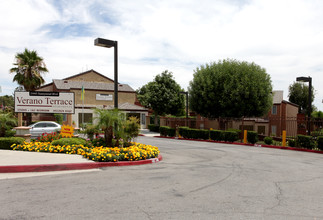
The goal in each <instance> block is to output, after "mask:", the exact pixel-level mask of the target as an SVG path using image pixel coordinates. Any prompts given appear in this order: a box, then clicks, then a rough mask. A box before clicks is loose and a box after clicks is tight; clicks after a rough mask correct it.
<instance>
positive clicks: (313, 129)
mask: <svg viewBox="0 0 323 220" xmlns="http://www.w3.org/2000/svg"><path fill="white" fill-rule="evenodd" d="M160 125H161V126H169V127H172V128H175V127H176V126H186V127H190V128H195V129H211V128H212V129H217V130H228V129H239V130H252V131H256V132H258V134H260V135H263V136H273V137H281V135H282V132H283V130H285V131H286V134H287V137H290V138H293V137H296V136H297V135H298V134H302V135H307V134H308V133H309V132H308V131H309V129H310V133H311V135H313V136H320V135H323V118H311V119H310V120H308V118H307V117H305V116H300V117H267V118H217V119H214V120H210V119H207V118H201V119H198V118H187V119H186V118H166V117H165V118H161V120H160Z"/></svg>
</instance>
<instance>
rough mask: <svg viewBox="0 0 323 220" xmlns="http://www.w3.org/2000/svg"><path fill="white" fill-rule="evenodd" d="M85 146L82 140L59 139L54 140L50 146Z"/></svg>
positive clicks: (84, 141)
mask: <svg viewBox="0 0 323 220" xmlns="http://www.w3.org/2000/svg"><path fill="white" fill-rule="evenodd" d="M80 144H82V145H86V144H87V142H86V140H84V139H83V138H61V139H58V140H54V141H53V142H52V143H51V145H55V146H56V145H60V146H64V145H65V146H67V145H70V146H71V145H80Z"/></svg>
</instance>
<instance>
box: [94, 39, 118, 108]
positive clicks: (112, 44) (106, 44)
mask: <svg viewBox="0 0 323 220" xmlns="http://www.w3.org/2000/svg"><path fill="white" fill-rule="evenodd" d="M94 45H95V46H100V47H107V48H111V47H114V108H116V109H117V108H118V41H112V40H107V39H103V38H97V39H95V40H94Z"/></svg>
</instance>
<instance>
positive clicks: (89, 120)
mask: <svg viewBox="0 0 323 220" xmlns="http://www.w3.org/2000/svg"><path fill="white" fill-rule="evenodd" d="M83 117H84V118H83ZM92 117H93V116H92V113H79V128H81V127H82V126H81V125H82V123H83V122H84V124H90V123H92V119H93V118H92Z"/></svg>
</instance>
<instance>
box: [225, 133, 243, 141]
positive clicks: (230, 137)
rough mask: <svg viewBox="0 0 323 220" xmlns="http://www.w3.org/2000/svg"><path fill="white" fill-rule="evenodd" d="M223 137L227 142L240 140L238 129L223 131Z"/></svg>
mask: <svg viewBox="0 0 323 220" xmlns="http://www.w3.org/2000/svg"><path fill="white" fill-rule="evenodd" d="M223 137H224V138H223V139H224V141H226V142H235V141H237V140H239V133H238V132H237V131H223Z"/></svg>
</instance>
